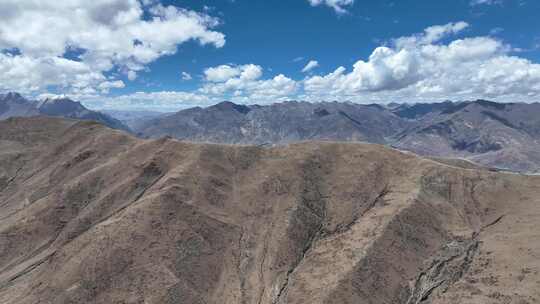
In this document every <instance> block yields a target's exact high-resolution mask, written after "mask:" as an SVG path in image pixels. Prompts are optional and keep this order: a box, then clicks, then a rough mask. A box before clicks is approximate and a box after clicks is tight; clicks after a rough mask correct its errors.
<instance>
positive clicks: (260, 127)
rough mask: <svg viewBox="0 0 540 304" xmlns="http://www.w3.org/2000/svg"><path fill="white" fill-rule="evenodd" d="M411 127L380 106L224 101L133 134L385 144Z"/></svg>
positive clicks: (148, 124)
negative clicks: (241, 103) (260, 103)
mask: <svg viewBox="0 0 540 304" xmlns="http://www.w3.org/2000/svg"><path fill="white" fill-rule="evenodd" d="M409 125H411V123H410V122H407V121H404V120H402V119H400V118H399V117H397V116H396V115H394V114H393V113H391V112H390V111H388V110H387V109H385V108H383V107H380V106H376V105H358V104H351V103H339V102H328V103H308V102H296V101H289V102H284V103H279V104H273V105H270V106H258V105H253V106H245V105H237V104H234V103H232V102H222V103H220V104H217V105H214V106H211V107H208V108H200V107H196V108H191V109H187V110H183V111H180V112H177V113H175V114H172V115H168V116H164V117H159V118H156V119H151V120H149V121H147V122H145V123H142V124H141V125H140V126H139V127H138V128H136V129H135V130H134V131H135V133H137V134H139V135H140V136H142V137H145V138H156V137H160V136H172V137H175V138H178V139H184V140H191V141H202V142H216V143H242V144H264V143H279V144H282V143H290V142H295V141H302V140H314V139H317V140H341V141H368V142H373V143H385V142H386V141H387V139H386V138H387V137H388V136H391V135H392V134H394V133H396V132H397V131H399V130H402V129H404V128H405V127H407V126H409Z"/></svg>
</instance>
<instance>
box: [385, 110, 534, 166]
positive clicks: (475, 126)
mask: <svg viewBox="0 0 540 304" xmlns="http://www.w3.org/2000/svg"><path fill="white" fill-rule="evenodd" d="M539 111H540V105H538V104H531V105H525V104H499V103H494V102H489V101H483V100H478V101H475V102H470V103H462V104H458V105H457V106H454V107H453V108H448V109H446V110H445V111H442V112H441V113H440V114H439V115H437V116H435V117H431V118H430V119H425V120H423V121H421V125H420V126H419V127H416V128H415V129H412V130H408V131H407V132H404V133H403V134H402V135H401V137H399V139H398V141H397V142H396V143H394V146H395V147H398V148H400V149H406V150H410V151H413V152H416V153H419V154H422V155H429V156H442V157H463V158H467V159H470V160H474V161H475V162H478V163H480V164H483V165H487V166H494V167H500V168H503V169H510V170H514V171H522V172H523V171H525V172H540V156H539V154H538V152H539V151H540V141H539V139H540V132H538V131H539V130H540V119H539V118H538V117H537V114H533V113H538V112H539Z"/></svg>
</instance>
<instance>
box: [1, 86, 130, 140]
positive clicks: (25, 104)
mask: <svg viewBox="0 0 540 304" xmlns="http://www.w3.org/2000/svg"><path fill="white" fill-rule="evenodd" d="M37 115H48V116H57V117H64V118H73V119H80V120H93V121H97V122H99V123H102V124H104V125H106V126H108V127H110V128H113V129H119V130H124V131H129V128H128V127H127V126H126V125H125V124H123V123H122V122H121V121H119V120H117V119H115V118H112V117H111V116H109V115H107V114H103V113H101V112H97V111H91V110H89V109H87V108H85V107H84V106H83V105H82V104H81V103H79V102H76V101H73V100H71V99H69V98H55V99H46V100H43V101H40V102H38V101H32V100H28V99H26V98H24V97H23V96H21V95H20V94H18V93H7V94H3V95H0V120H3V119H7V118H10V117H29V116H37Z"/></svg>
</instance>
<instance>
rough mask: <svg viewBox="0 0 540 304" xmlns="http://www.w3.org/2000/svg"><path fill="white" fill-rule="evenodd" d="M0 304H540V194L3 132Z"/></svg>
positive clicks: (75, 134)
mask: <svg viewBox="0 0 540 304" xmlns="http://www.w3.org/2000/svg"><path fill="white" fill-rule="evenodd" d="M0 129H2V130H6V132H1V133H0V147H1V149H0V151H1V152H0V168H1V170H2V171H0V205H1V209H0V218H1V219H2V220H1V221H0V302H1V303H6V304H9V303H17V304H25V303H89V302H91V303H261V304H264V303H272V304H275V303H281V304H284V303H420V302H426V301H430V302H431V303H434V304H448V303H490V304H491V303H538V302H539V301H540V289H538V288H537V287H538V282H539V280H540V273H539V271H540V260H539V259H538V256H540V232H539V231H538V229H536V226H537V223H538V221H539V220H540V199H539V198H540V178H538V177H533V176H519V175H514V174H502V173H494V172H489V171H485V170H471V169H463V168H459V167H454V166H449V165H447V164H442V163H439V162H435V161H432V160H427V159H422V158H418V157H416V156H414V155H412V154H409V153H402V152H399V151H396V150H392V149H388V148H385V147H383V146H378V145H368V144H343V143H321V142H318V143H317V142H311V143H302V144H294V145H287V146H280V147H274V148H262V147H253V146H225V145H209V144H191V143H185V142H179V141H176V140H172V139H168V138H162V139H157V140H139V139H135V138H133V137H130V136H127V135H126V134H124V133H122V132H119V131H113V130H110V129H107V128H105V127H103V126H101V125H98V124H96V123H92V122H77V121H71V120H63V119H53V118H44V117H37V118H24V119H23V118H17V119H9V120H7V121H4V122H0Z"/></svg>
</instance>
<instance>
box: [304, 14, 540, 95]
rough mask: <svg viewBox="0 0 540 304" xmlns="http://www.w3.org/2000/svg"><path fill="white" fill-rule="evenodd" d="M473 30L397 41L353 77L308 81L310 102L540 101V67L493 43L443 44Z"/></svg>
mask: <svg viewBox="0 0 540 304" xmlns="http://www.w3.org/2000/svg"><path fill="white" fill-rule="evenodd" d="M466 27H467V24H466V23H451V24H447V25H444V26H436V27H430V28H428V29H426V30H425V31H424V33H423V34H419V35H414V36H411V37H402V38H399V39H396V40H395V41H394V43H393V45H392V46H390V47H384V46H383V47H378V48H376V49H375V50H374V51H373V53H372V54H371V56H370V57H369V59H368V60H367V61H363V60H359V61H358V62H356V63H355V64H354V65H353V68H352V71H350V72H347V70H346V68H344V67H339V68H338V69H336V70H335V71H334V72H332V73H330V74H328V75H324V76H313V77H310V78H308V79H306V80H305V82H304V90H305V97H306V98H311V99H313V98H319V99H321V98H333V99H340V100H343V99H350V100H357V101H359V100H362V101H369V100H372V101H376V100H383V99H386V101H388V100H399V99H407V100H410V99H422V98H426V99H430V98H432V99H433V98H450V99H460V98H480V97H481V98H492V99H499V100H509V99H512V98H521V100H523V99H525V100H530V99H531V98H534V97H538V96H540V64H536V63H533V62H531V61H529V60H527V59H523V58H519V57H516V56H513V55H511V53H510V52H511V50H512V48H510V47H509V46H507V45H505V44H504V43H502V42H501V41H499V40H496V39H494V38H492V37H472V38H463V39H456V40H453V41H450V42H448V43H446V44H445V43H440V41H441V40H442V39H443V38H446V37H448V35H451V34H456V33H458V32H460V31H462V30H463V29H465V28H466Z"/></svg>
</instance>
